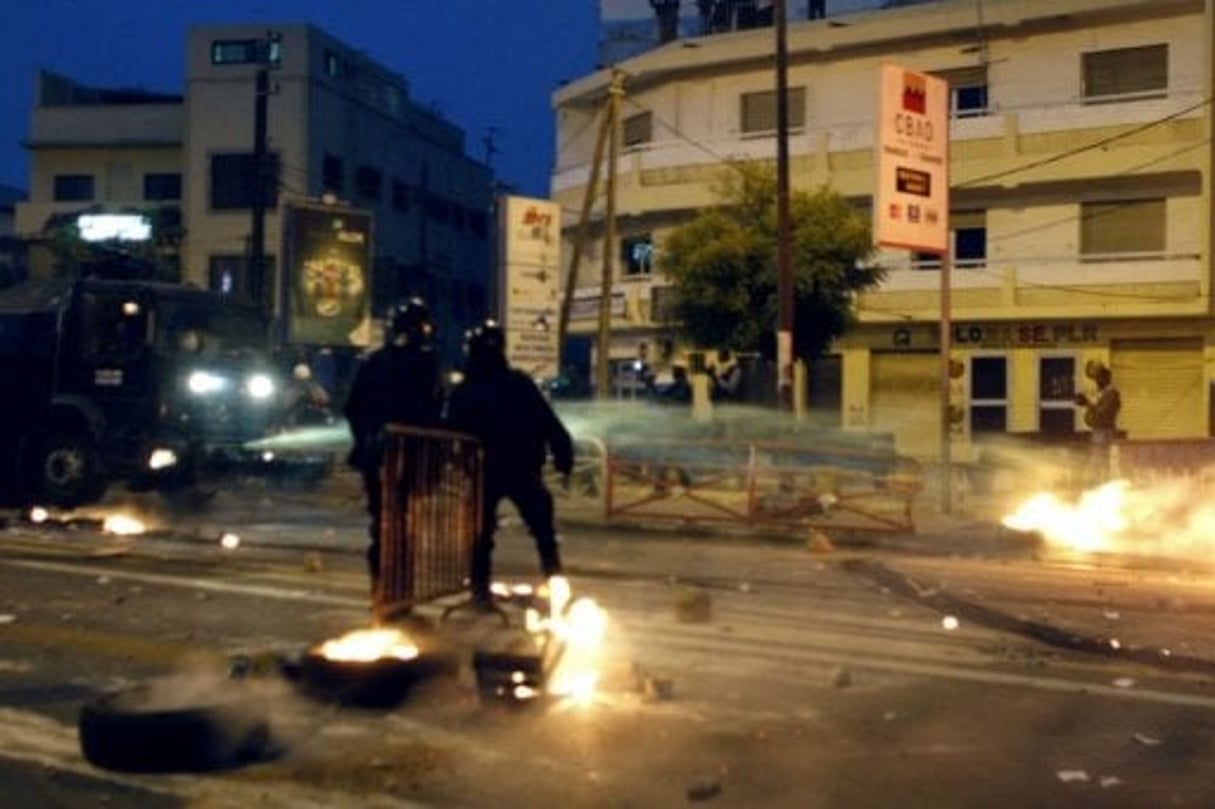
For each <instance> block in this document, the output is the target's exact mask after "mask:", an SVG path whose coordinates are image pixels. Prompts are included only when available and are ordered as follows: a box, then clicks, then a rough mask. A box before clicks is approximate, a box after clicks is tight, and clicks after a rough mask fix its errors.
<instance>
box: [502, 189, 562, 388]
mask: <svg viewBox="0 0 1215 809" xmlns="http://www.w3.org/2000/svg"><path fill="white" fill-rule="evenodd" d="M498 210H499V217H500V219H499V223H498V225H499V227H498V232H499V234H501V236H500V238H501V244H500V246H499V251H498V255H499V257H500V258H499V261H500V262H501V264H500V266H499V268H498V290H499V298H500V299H499V301H498V304H499V305H498V310H499V311H500V312H501V313H502V326H503V328H504V329H505V331H506V356H507V358H508V359H509V360H510V363H511V365H513V366H514V367H516V368H518V369H519V370H521V371H524V372H526V373H527V374H529V375H530V376H531V377H532V378H534V379H546V378H549V377H554V376H556V375H557V362H558V359H559V355H558V348H559V347H558V334H557V328H558V325H559V323H558V321H559V320H560V317H561V298H560V288H559V287H560V279H561V207H560V206H559V205H558V204H557V203H555V202H552V201H550V200H546V199H532V198H529V197H516V196H506V197H502V199H501V201H500V204H499V205H498Z"/></svg>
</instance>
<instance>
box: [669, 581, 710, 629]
mask: <svg viewBox="0 0 1215 809" xmlns="http://www.w3.org/2000/svg"><path fill="white" fill-rule="evenodd" d="M675 617H677V618H678V619H679V620H680V621H683V622H684V623H700V624H703V623H707V622H709V621H710V620H711V619H712V618H713V599H712V598H711V597H710V596H709V594H708V593H707V592H706V591H704V590H702V589H700V588H699V587H682V588H680V590H679V592H678V593H676V595H675Z"/></svg>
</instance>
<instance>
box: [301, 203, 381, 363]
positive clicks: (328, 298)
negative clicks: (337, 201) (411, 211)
mask: <svg viewBox="0 0 1215 809" xmlns="http://www.w3.org/2000/svg"><path fill="white" fill-rule="evenodd" d="M371 226H372V218H371V213H370V212H369V211H360V210H355V209H352V208H338V207H333V206H301V205H295V206H291V207H290V208H288V209H287V212H286V227H285V229H284V237H285V240H286V249H285V251H284V252H285V255H286V257H287V261H288V264H287V268H288V273H287V282H288V284H287V289H286V292H287V300H286V306H285V311H286V313H287V325H288V328H287V339H288V342H291V343H303V344H308V345H324V346H365V345H366V344H367V337H368V335H369V334H370V330H369V323H370V315H371V277H370V272H371V238H372V233H371Z"/></svg>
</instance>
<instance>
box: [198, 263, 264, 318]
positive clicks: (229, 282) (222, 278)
mask: <svg viewBox="0 0 1215 809" xmlns="http://www.w3.org/2000/svg"><path fill="white" fill-rule="evenodd" d="M248 266H249V258H248V257H247V256H244V255H238V254H227V255H214V256H211V257H210V259H209V261H208V268H207V285H208V287H209V288H210V289H212V290H214V291H216V292H218V293H220V294H221V295H228V296H230V297H232V298H233V299H234V300H238V301H242V302H244V303H254V304H258V305H261V306H262V307H263V308H267V309H268V308H269V306H270V303H271V302H272V301H273V293H274V285H275V283H276V279H275V275H276V272H277V271H276V269H275V268H276V260H275V257H274V256H273V255H269V254H267V255H266V257H265V265H264V266H265V270H266V271H265V277H264V278H263V279H261V297H262V299H261V300H260V301H256V300H255V297H256V293H255V283H254V279H253V278H252V277H250V276H251V273H250V272H249V270H248Z"/></svg>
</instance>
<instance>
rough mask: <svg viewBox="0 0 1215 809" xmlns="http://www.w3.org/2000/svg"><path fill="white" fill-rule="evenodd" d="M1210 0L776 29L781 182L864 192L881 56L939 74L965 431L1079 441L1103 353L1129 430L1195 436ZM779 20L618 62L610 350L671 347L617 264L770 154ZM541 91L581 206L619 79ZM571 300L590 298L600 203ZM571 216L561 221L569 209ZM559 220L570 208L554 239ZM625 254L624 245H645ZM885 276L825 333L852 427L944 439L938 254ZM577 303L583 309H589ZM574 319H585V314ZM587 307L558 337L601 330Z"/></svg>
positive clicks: (1207, 184) (929, 9)
mask: <svg viewBox="0 0 1215 809" xmlns="http://www.w3.org/2000/svg"><path fill="white" fill-rule="evenodd" d="M1213 32H1215V8H1213V6H1212V3H1210V2H1205V3H1204V2H1203V0H942V2H934V3H925V4H921V5H914V6H910V7H905V8H891V9H887V10H880V11H869V12H864V13H857V14H852V15H845V16H838V17H833V18H831V19H827V20H809V21H806V20H796V21H794V20H791V21H790V23H789V25H788V31H787V42H788V53H789V60H788V86H789V96H788V102H789V103H788V110H789V123H790V129H789V133H788V138H789V141H788V142H789V150H790V171H791V182H792V184H793V187H794V188H795V189H796V188H812V187H816V186H818V185H821V184H827V185H830V186H832V187H834V188H835V189H837V190H838V191H840V192H841V193H843V194H844V195H845V196H847V197H849V198H851V199H854V200H856V201H857V202H858V204H862V205H865V206H868V205H870V203H871V199H872V196H873V193H874V190H875V177H874V175H875V160H874V153H875V149H874V145H875V143H874V142H875V137H876V132H875V125H874V119H875V113H876V97H877V80H878V73H879V68H880V66H881V65H883V64H897V65H900V66H902V67H905V68H908V69H911V70H915V71H923V72H929V73H934V74H937V75H939V76H942V77H943V78H945V79H947V80H948V82H949V85H950V96H951V126H950V180H951V195H950V196H951V217H950V219H951V242H952V246H953V250H952V253H951V260H952V262H953V270H952V273H951V275H952V284H951V290H952V295H951V298H952V306H951V313H950V318H951V320H952V322H953V329H952V340H951V342H952V352H951V356H952V358H953V359H954V360H956V361H957V366H956V367H957V372H958V376H957V378H956V380H955V381H954V383H953V384H952V385H951V387H952V388H953V393H952V397H953V399H954V401H953V402H952V403H953V404H954V405H956V406H957V408H958V414H959V420H958V422H957V424H956V425H955V428H954V432H955V435H956V437H957V439H958V441H959V443H960V444H963V445H965V444H966V442H968V441H970V440H971V439H973V438H975V437H976V436H980V435H983V434H993V433H995V434H1001V433H1006V432H1007V433H1042V434H1047V435H1057V436H1061V437H1062V436H1066V435H1072V434H1075V433H1077V432H1080V431H1083V430H1084V429H1085V428H1084V425H1083V422H1082V419H1080V418H1079V415H1078V413H1077V409H1076V407H1075V405H1074V401H1073V400H1074V396H1075V394H1076V393H1077V392H1079V391H1081V390H1084V389H1086V388H1087V387H1088V386H1089V385H1091V383H1090V381H1089V380H1088V379H1086V377H1085V366H1086V364H1087V363H1088V362H1090V361H1093V360H1096V361H1100V362H1102V363H1106V364H1108V365H1109V366H1110V367H1111V368H1112V371H1113V375H1114V383H1115V385H1116V386H1117V387H1118V388H1119V389H1120V390H1121V392H1122V398H1123V403H1124V404H1123V411H1122V417H1121V426H1122V427H1123V428H1124V429H1125V430H1126V432H1127V434H1128V437H1129V438H1131V439H1149V438H1167V437H1194V436H1207V435H1209V434H1210V432H1211V421H1212V419H1211V417H1210V415H1209V414H1210V411H1211V393H1210V383H1211V379H1212V369H1213V367H1215V366H1213V363H1215V320H1213V319H1212V309H1211V270H1210V256H1211V242H1212V232H1211V215H1212V208H1211V166H1212V142H1211V131H1212V104H1211V97H1212V75H1213V73H1215V70H1213V61H1212V60H1213V56H1212V42H1213ZM773 53H774V34H773V30H772V29H756V30H748V31H739V32H733V33H727V34H719V35H712V36H702V37H697V38H693V39H683V40H679V41H674V42H670V43H668V44H666V45H663V46H661V47H659V48H657V49H654V50H651V51H648V52H646V53H643V54H641V55H638V56H635V57H633V58H630V59H628V60H626V61H623V62H621V63H619V64H617V65H615V66H614V67H615V68H616V69H618V70H620V71H622V72H623V75H624V79H625V90H626V96H625V100H624V102H623V109H622V118H623V123H622V136H621V137H622V140H621V143H622V147H623V149H622V153H621V156H620V159H619V161H618V169H617V174H616V197H615V200H616V201H615V207H616V212H617V220H616V228H617V236H618V243H617V244H613V245H610V246H609V247H608V249H609V250H610V251H611V252H610V255H611V256H612V258H613V261H612V262H610V264H611V266H612V273H613V279H612V289H613V294H614V296H617V297H618V298H620V299H621V301H622V303H621V305H619V306H618V307H617V308H616V315H615V316H614V318H613V321H612V344H611V347H610V352H611V356H612V357H613V358H617V359H621V360H623V359H624V358H628V357H632V356H635V354H636V346H637V344H638V342H639V341H647V342H657V341H660V340H662V339H664V338H668V337H669V336H670V330H669V327H668V326H667V325H665V324H664V323H662V322H661V317H660V315H661V303H662V296H663V289H664V287H665V286H666V285H667V284H666V282H665V281H664V279H662V278H660V277H658V276H657V275H656V274H655V272H653V271H651V266H650V264H649V263H648V262H646V263H645V264H644V265H643V264H641V263H639V262H637V261H633V262H632V263H626V262H625V259H626V258H628V257H629V256H631V255H640V254H641V253H644V252H646V251H650V252H652V251H658V252H660V251H661V249H662V237H663V233H664V231H665V230H668V229H670V228H671V227H672V226H673V225H675V224H677V223H679V222H681V221H683V220H685V219H686V218H687V217H689V216H690V215H692V214H693V213H694V212H695V211H696V210H697V209H698V208H700V207H702V206H706V205H711V204H713V203H714V202H715V196H714V194H713V192H712V185H713V183H714V182H715V180H716V178H717V177H718V176H719V175H720V173H721V171H722V170H723V165H724V161H726V160H727V159H743V158H749V159H755V160H767V161H774V159H775V153H776V137H775V135H776V132H775V92H774V58H773ZM611 75H612V74H611V71H610V70H607V69H604V70H600V71H598V72H596V73H594V74H592V75H588V76H584V77H582V78H580V79H579V80H577V81H574V82H572V83H570V84H568V85H566V86H565V87H563V88H561V89H560V90H558V91H557V92H556V93H555V94H554V99H553V100H554V108H555V111H556V119H557V129H558V132H557V143H558V144H559V151H558V154H557V159H556V165H555V169H554V173H553V177H552V193H553V197H554V198H555V199H556V200H558V201H560V202H561V204H562V205H563V207H564V208H565V209H566V210H571V211H577V210H579V209H580V207H581V204H582V199H583V195H584V192H585V188H586V185H587V183H588V179H589V177H590V175H591V165H590V164H591V162H592V159H593V154H594V141H595V135H596V130H597V127H596V126H595V125H594V121H595V120H596V117H597V115H598V114H599V112H600V109H601V108H602V106H603V105H604V99H605V97H606V94H607V89H608V86H609V83H610V80H611ZM596 210H597V213H598V216H597V218H596V220H595V221H594V223H593V230H592V232H593V234H594V243H593V244H592V245H591V246H590V248H589V250H588V255H587V260H586V261H585V263H584V266H583V267H582V268H581V270H580V277H579V281H578V286H579V287H585V288H584V289H579V290H578V291H577V293H578V294H577V296H576V297H577V298H578V299H580V300H582V301H584V302H585V301H589V300H593V299H595V298H596V297H597V296H598V294H599V292H598V290H599V287H600V281H599V277H598V276H599V272H600V268H601V267H602V266H603V264H604V262H603V250H604V246H603V244H602V239H603V232H604V228H603V224H602V223H603V216H602V208H598V209H596ZM571 219H574V218H573V217H571ZM576 226H577V222H576V221H573V222H570V223H567V233H566V236H567V239H573V238H574V231H575V228H576ZM639 246H640V248H639ZM878 260H879V262H880V263H882V264H883V265H885V266H887V267H888V268H889V269H890V272H889V273H888V275H887V278H886V280H885V281H884V282H883V284H882V286H881V287H880V288H879V289H877V290H876V291H874V292H872V293H870V294H866V295H864V296H862V297H861V298H860V300H859V320H860V325H859V326H858V327H857V328H855V329H854V330H852V331H851V332H850V333H849V334H847V335H845V336H844V337H843V338H842V339H840V340H839V341H838V343H837V345H836V346H835V348H834V350H833V352H832V353H833V356H832V357H831V358H829V360H828V364H830V363H838V365H839V369H838V378H839V379H840V380H841V381H840V383H839V391H838V402H839V405H838V409H839V418H840V423H841V424H842V425H843V426H844V427H847V428H854V429H875V430H884V431H893V432H894V433H895V434H896V437H897V440H898V444H899V447H900V449H902V450H903V451H905V452H908V453H911V454H914V455H919V456H923V457H932V456H934V455H936V454H937V453H938V448H939V444H940V429H941V419H940V412H941V406H940V390H941V387H942V383H941V370H940V369H941V362H940V358H939V351H940V328H939V324H940V321H941V294H940V284H941V269H940V265H939V262H938V261H936V260H935V259H934V257H930V256H916V255H911V254H908V253H907V252H906V251H885V252H881V253H879V255H878ZM584 305H586V304H585V303H584ZM587 308H588V309H590V308H592V307H589V306H587ZM594 328H595V321H594V319H593V318H590V317H582V318H577V317H575V318H573V319H572V320H571V330H572V331H573V332H575V333H578V332H579V331H581V333H583V334H593V332H594Z"/></svg>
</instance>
